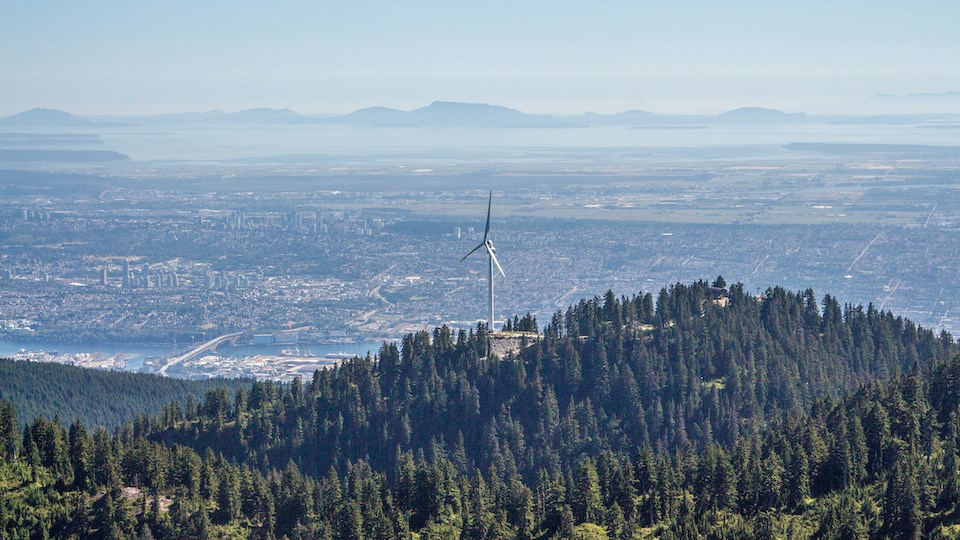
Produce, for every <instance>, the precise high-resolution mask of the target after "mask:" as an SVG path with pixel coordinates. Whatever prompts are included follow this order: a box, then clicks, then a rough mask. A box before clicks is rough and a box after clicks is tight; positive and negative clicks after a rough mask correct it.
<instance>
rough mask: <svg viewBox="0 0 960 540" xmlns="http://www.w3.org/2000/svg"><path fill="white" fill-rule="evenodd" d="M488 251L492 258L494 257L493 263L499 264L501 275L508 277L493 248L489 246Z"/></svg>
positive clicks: (498, 268)
mask: <svg viewBox="0 0 960 540" xmlns="http://www.w3.org/2000/svg"><path fill="white" fill-rule="evenodd" d="M487 253H488V254H490V258H491V259H493V264H495V265H497V270H499V271H500V275H501V276H503V277H507V275H506V274H504V273H503V267H502V266H500V261H498V260H497V256H496V255H494V254H493V250H492V249H490V246H487Z"/></svg>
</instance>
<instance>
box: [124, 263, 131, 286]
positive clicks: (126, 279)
mask: <svg viewBox="0 0 960 540" xmlns="http://www.w3.org/2000/svg"><path fill="white" fill-rule="evenodd" d="M122 283H123V288H124V289H129V288H130V261H128V260H127V259H126V258H124V259H123V282H122Z"/></svg>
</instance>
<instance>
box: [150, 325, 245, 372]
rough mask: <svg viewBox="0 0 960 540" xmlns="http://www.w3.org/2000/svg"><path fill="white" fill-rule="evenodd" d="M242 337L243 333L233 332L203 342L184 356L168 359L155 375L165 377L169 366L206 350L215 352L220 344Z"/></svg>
mask: <svg viewBox="0 0 960 540" xmlns="http://www.w3.org/2000/svg"><path fill="white" fill-rule="evenodd" d="M242 335H243V332H234V333H232V334H224V335H222V336H218V337H215V338H213V339H211V340H210V341H207V342H205V343H201V344H200V345H197V346H196V347H194V348H192V349H190V350H189V351H187V352H186V353H185V354H182V355H180V356H175V357H172V358H170V359H169V360H168V361H167V363H166V364H164V365H163V367H161V368H160V370H159V371H158V372H157V373H159V374H160V375H166V374H167V370H168V369H170V367H171V366H175V365H177V364H179V363H181V362H184V361H186V360H189V359H190V358H193V357H194V356H196V355H198V354H200V353H202V352H204V351H206V350H216V348H217V347H218V346H219V345H220V344H221V343H224V342H227V341H233V340H235V339H237V338H238V337H240V336H242Z"/></svg>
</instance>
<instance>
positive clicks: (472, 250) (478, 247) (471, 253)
mask: <svg viewBox="0 0 960 540" xmlns="http://www.w3.org/2000/svg"><path fill="white" fill-rule="evenodd" d="M485 245H486V244H480V245H479V246H477V247H475V248H473V249H471V250H470V253H467V254H466V255H464V256H463V258H462V259H460V262H463V261H464V260H466V258H467V257H469V256H471V255H473V252H474V251H476V250H478V249H480V248H482V247H483V246H485Z"/></svg>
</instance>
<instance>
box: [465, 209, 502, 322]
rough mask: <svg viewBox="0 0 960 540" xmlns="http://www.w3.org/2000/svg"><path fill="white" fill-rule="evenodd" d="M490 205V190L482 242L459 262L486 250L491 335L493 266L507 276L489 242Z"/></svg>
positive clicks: (491, 241)
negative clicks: (480, 250)
mask: <svg viewBox="0 0 960 540" xmlns="http://www.w3.org/2000/svg"><path fill="white" fill-rule="evenodd" d="M492 205H493V190H490V200H489V201H488V202H487V226H486V228H485V229H484V230H483V242H481V243H480V245H478V246H477V247H475V248H473V249H471V250H470V253H467V254H466V255H464V256H463V258H462V259H460V262H463V261H464V260H466V258H467V257H469V256H470V255H473V253H474V252H475V251H477V250H478V249H480V248H487V258H488V259H489V261H488V262H489V266H490V273H489V275H488V280H487V284H488V285H489V289H490V319H489V323H490V332H491V333H492V332H493V331H494V328H493V265H497V270H499V271H500V275H501V276H503V277H507V275H506V274H504V273H503V268H502V267H501V266H500V261H498V260H497V256H496V252H497V248H495V247H493V240H490V207H491V206H492Z"/></svg>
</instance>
